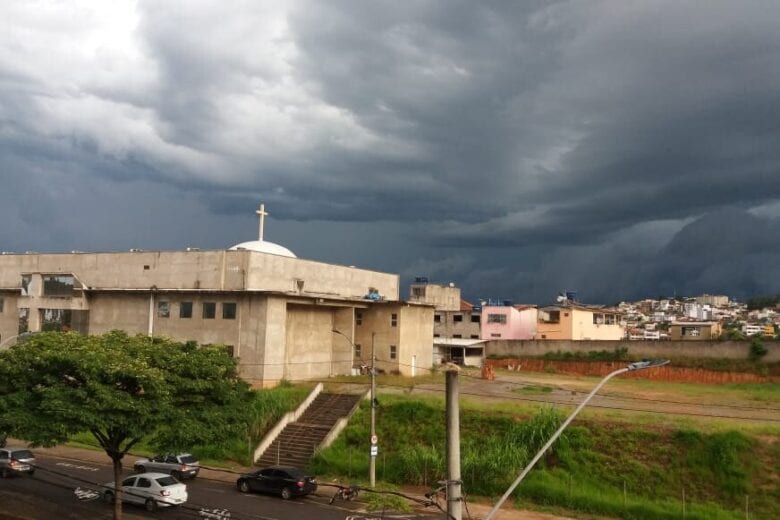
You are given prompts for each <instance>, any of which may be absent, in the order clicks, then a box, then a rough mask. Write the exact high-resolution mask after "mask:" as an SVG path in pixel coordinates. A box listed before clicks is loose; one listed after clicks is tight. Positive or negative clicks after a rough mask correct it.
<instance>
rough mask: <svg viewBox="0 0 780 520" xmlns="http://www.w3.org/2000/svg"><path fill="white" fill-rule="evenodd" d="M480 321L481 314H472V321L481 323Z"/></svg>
mask: <svg viewBox="0 0 780 520" xmlns="http://www.w3.org/2000/svg"><path fill="white" fill-rule="evenodd" d="M479 321H480V315H479V314H472V315H471V323H479Z"/></svg>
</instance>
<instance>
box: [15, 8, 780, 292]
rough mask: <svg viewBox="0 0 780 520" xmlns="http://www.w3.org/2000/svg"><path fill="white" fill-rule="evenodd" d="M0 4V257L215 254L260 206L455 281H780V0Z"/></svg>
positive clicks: (512, 288)
mask: <svg viewBox="0 0 780 520" xmlns="http://www.w3.org/2000/svg"><path fill="white" fill-rule="evenodd" d="M0 9H2V13H0V14H3V15H4V16H3V19H5V20H7V22H6V28H7V30H6V31H4V32H3V34H2V35H0V123H1V126H0V159H2V166H1V167H2V171H1V172H0V175H2V182H3V189H2V191H0V203H1V204H0V216H2V217H3V219H4V222H10V223H12V225H10V226H7V227H5V228H3V229H0V249H21V250H27V249H38V250H56V249H59V250H69V249H109V248H117V249H123V248H129V247H146V248H152V247H160V248H171V247H183V246H185V245H198V246H201V247H225V246H226V245H229V244H232V243H235V242H238V241H241V240H243V239H246V238H249V237H247V235H248V234H249V235H250V236H251V234H254V233H255V231H254V229H255V226H256V224H255V222H254V221H253V220H252V212H253V210H254V208H255V207H256V205H257V204H258V202H260V201H262V202H264V203H265V204H266V205H267V207H268V208H269V209H270V210H271V213H272V218H273V219H275V222H274V225H275V226H276V227H275V228H270V229H269V233H271V234H270V236H276V237H281V238H285V239H286V240H281V239H280V241H282V242H285V241H287V242H289V243H286V245H290V246H293V247H292V248H293V249H294V250H296V251H297V252H298V253H299V254H300V255H302V256H306V257H311V258H317V259H321V260H326V261H338V262H342V263H347V264H353V263H354V264H361V263H368V264H370V265H366V266H367V267H373V268H381V269H386V270H390V271H396V272H401V273H402V275H403V276H404V278H405V279H409V278H411V277H413V276H416V275H430V276H431V277H432V278H436V279H439V280H440V281H446V282H449V281H454V282H456V283H459V284H460V285H462V286H463V288H464V291H465V293H466V294H469V295H471V296H472V297H476V296H484V297H490V296H496V297H498V296H500V297H514V298H516V299H519V300H525V301H541V300H546V299H548V298H549V297H551V296H550V295H553V296H554V295H555V294H557V292H558V291H559V290H562V289H565V288H569V289H578V290H579V291H580V293H581V294H582V295H583V297H585V298H586V299H592V300H612V299H618V298H622V297H633V296H636V297H639V296H644V295H655V294H656V293H659V292H667V293H668V292H674V291H676V292H678V293H681V292H683V291H707V292H716V291H722V292H726V291H732V292H733V293H734V294H748V293H750V292H756V291H757V292H767V291H769V290H775V289H777V290H780V287H775V286H774V285H772V284H773V283H774V282H771V283H770V282H767V281H766V280H768V279H771V276H775V278H774V279H778V277H777V276H776V275H777V273H776V272H775V271H774V270H773V268H772V267H771V266H772V265H780V262H778V260H780V253H778V251H777V250H776V249H775V248H774V245H773V243H770V242H771V240H764V241H760V240H758V236H764V237H770V238H771V237H774V236H775V234H776V232H775V231H774V229H776V226H775V224H776V223H777V218H778V211H777V207H776V206H775V205H774V204H775V203H777V202H778V200H779V199H780V171H779V170H780V32H778V31H777V28H776V20H777V19H778V17H779V16H780V6H778V4H776V3H775V2H751V3H733V2H708V3H707V4H706V7H705V6H702V5H701V4H698V3H692V2H678V1H668V2H619V1H611V2H591V1H587V2H585V1H583V2H577V1H575V2H566V1H561V2H541V1H540V2H514V3H513V2H476V3H475V2H467V1H456V2H452V1H446V2H445V1H440V2H437V1H427V2H422V1H420V2H401V3H399V2H389V1H388V2H364V1H358V0H353V1H346V0H345V1H334V2H327V3H316V2H284V3H280V4H278V5H272V4H268V3H263V4H258V3H257V2H252V1H245V2H241V1H239V2H236V3H233V4H231V6H230V8H226V7H225V6H224V4H222V3H219V2H210V1H200V2H196V1H187V2H179V3H177V2H166V3H164V4H160V3H159V2H151V1H141V2H139V3H137V4H136V3H135V2H129V1H128V2H119V1H117V2H112V3H105V2H95V4H94V5H91V6H90V5H87V4H85V5H84V6H81V7H79V8H74V7H72V6H69V5H67V4H61V3H56V2H52V3H51V4H46V3H44V4H42V5H40V6H38V5H36V6H30V5H28V4H27V3H25V2H18V3H17V2H9V3H6V4H4V6H3V7H2V8H0ZM759 207H760V208H759ZM755 208H759V209H761V208H763V209H761V210H760V211H759V210H755ZM754 210H755V211H754ZM274 229H275V230H276V233H277V234H273V230H274ZM282 231H283V233H282ZM727 234H731V235H732V236H733V237H736V240H731V241H730V240H729V239H728V238H727V237H726V236H724V235H727ZM747 237H751V240H747ZM753 239H755V240H757V241H758V242H759V243H758V244H753ZM712 241H714V242H716V243H717V244H718V246H717V247H716V249H709V250H708V249H707V248H706V247H705V246H706V245H707V244H711V243H712ZM749 242H750V243H749ZM774 242H777V241H776V237H775V239H774ZM725 243H730V244H731V245H730V247H726V246H721V244H725ZM350 244H354V247H350ZM705 250H708V251H710V253H708V254H707V253H702V251H705ZM347 253H349V254H347ZM350 255H351V256H350ZM692 266H696V267H692ZM767 277H770V278H767Z"/></svg>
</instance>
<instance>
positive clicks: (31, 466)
mask: <svg viewBox="0 0 780 520" xmlns="http://www.w3.org/2000/svg"><path fill="white" fill-rule="evenodd" d="M20 473H27V474H28V475H32V474H33V473H35V457H34V456H33V454H32V452H31V451H30V450H28V449H27V448H2V449H0V476H2V477H3V478H7V477H10V476H12V475H18V474H20Z"/></svg>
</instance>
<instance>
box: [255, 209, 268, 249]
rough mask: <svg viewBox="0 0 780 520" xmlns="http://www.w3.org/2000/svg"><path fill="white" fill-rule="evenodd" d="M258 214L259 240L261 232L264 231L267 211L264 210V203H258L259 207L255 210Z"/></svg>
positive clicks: (261, 235)
mask: <svg viewBox="0 0 780 520" xmlns="http://www.w3.org/2000/svg"><path fill="white" fill-rule="evenodd" d="M255 213H257V214H258V215H259V216H260V240H263V232H264V231H265V217H267V216H268V212H267V211H266V210H265V204H260V209H258V210H257V211H255Z"/></svg>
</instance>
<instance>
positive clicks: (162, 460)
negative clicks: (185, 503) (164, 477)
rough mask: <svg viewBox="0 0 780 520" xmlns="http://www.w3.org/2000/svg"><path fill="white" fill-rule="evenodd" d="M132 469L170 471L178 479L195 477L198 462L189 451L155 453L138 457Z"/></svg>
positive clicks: (139, 470) (142, 471)
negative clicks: (146, 456) (143, 457)
mask: <svg viewBox="0 0 780 520" xmlns="http://www.w3.org/2000/svg"><path fill="white" fill-rule="evenodd" d="M133 469H134V470H135V471H137V472H139V473H145V472H147V471H159V472H160V473H170V474H171V475H173V476H174V477H176V478H177V479H179V480H184V479H185V478H195V477H196V476H198V472H199V471H200V462H198V459H196V458H195V457H194V456H193V455H190V454H189V453H180V454H178V455H171V454H166V455H155V456H154V457H152V458H149V459H138V460H137V461H136V463H135V464H133Z"/></svg>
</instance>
